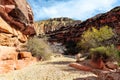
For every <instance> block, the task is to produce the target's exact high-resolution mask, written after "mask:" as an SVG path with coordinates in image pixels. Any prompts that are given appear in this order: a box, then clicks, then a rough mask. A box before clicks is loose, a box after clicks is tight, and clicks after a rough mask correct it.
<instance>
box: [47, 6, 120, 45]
mask: <svg viewBox="0 0 120 80" xmlns="http://www.w3.org/2000/svg"><path fill="white" fill-rule="evenodd" d="M119 21H120V6H118V7H116V8H114V9H112V10H110V11H109V12H107V13H103V14H99V15H97V16H95V17H92V18H89V19H87V20H86V21H83V22H81V23H79V24H76V25H73V26H68V27H62V28H60V29H59V30H57V31H53V32H51V33H49V34H48V35H50V37H51V38H50V41H55V42H62V43H66V42H69V41H73V42H77V41H79V40H80V37H81V34H82V33H83V32H84V31H85V30H87V29H88V28H90V27H97V28H100V27H102V26H105V25H108V26H109V27H112V28H113V29H115V31H116V33H117V34H120V22H119ZM119 43H120V42H119Z"/></svg>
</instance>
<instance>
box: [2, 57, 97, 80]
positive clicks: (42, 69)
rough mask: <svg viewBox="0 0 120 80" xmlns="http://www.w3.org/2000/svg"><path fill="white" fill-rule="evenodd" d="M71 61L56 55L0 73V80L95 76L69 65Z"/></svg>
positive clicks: (76, 79) (61, 79) (74, 79)
mask: <svg viewBox="0 0 120 80" xmlns="http://www.w3.org/2000/svg"><path fill="white" fill-rule="evenodd" d="M71 62H75V59H74V58H70V57H58V58H54V59H52V60H49V61H43V62H37V63H35V64H33V65H30V66H28V67H26V68H24V69H21V70H16V71H13V72H10V73H7V74H2V75H0V80H81V79H80V78H85V77H91V76H95V75H94V74H93V73H91V72H85V71H80V70H76V69H74V68H71V67H69V66H68V64H69V63H71ZM91 80H92V79H91Z"/></svg>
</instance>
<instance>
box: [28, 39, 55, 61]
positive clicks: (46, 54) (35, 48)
mask: <svg viewBox="0 0 120 80" xmlns="http://www.w3.org/2000/svg"><path fill="white" fill-rule="evenodd" d="M27 48H28V51H30V52H31V53H32V55H33V56H35V57H38V58H42V59H43V60H48V59H50V58H51V56H52V54H53V53H52V50H51V48H50V46H49V45H48V44H47V41H45V40H44V39H40V38H37V37H33V38H31V39H29V40H28V43H27Z"/></svg>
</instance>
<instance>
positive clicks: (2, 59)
mask: <svg viewBox="0 0 120 80" xmlns="http://www.w3.org/2000/svg"><path fill="white" fill-rule="evenodd" d="M35 62H37V59H36V58H35V57H32V55H31V53H30V52H16V48H15V47H7V46H0V74H1V73H7V72H10V71H14V70H19V69H21V68H24V67H26V66H28V65H31V64H32V63H35Z"/></svg>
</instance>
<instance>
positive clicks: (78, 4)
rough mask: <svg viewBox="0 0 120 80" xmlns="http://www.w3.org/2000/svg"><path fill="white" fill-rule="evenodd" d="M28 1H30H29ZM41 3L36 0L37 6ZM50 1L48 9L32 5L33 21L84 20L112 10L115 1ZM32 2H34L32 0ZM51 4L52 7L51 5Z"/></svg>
mask: <svg viewBox="0 0 120 80" xmlns="http://www.w3.org/2000/svg"><path fill="white" fill-rule="evenodd" d="M29 1H30V0H29ZM41 1H45V0H38V2H39V4H41ZM56 1H57V0H52V1H51V3H50V2H49V4H51V5H50V6H49V7H48V6H47V4H45V6H44V5H43V6H39V5H35V4H32V3H31V2H29V3H30V4H31V5H32V7H33V12H34V16H35V20H38V19H44V18H54V17H70V18H75V19H80V20H85V19H87V18H89V17H92V16H94V15H95V14H98V13H100V12H105V11H108V10H110V9H112V8H113V5H114V4H115V3H116V2H117V0H69V1H67V0H64V1H62V2H58V3H56ZM118 1H119V0H118ZM32 2H34V1H33V0H32ZM52 4H53V5H52Z"/></svg>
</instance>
